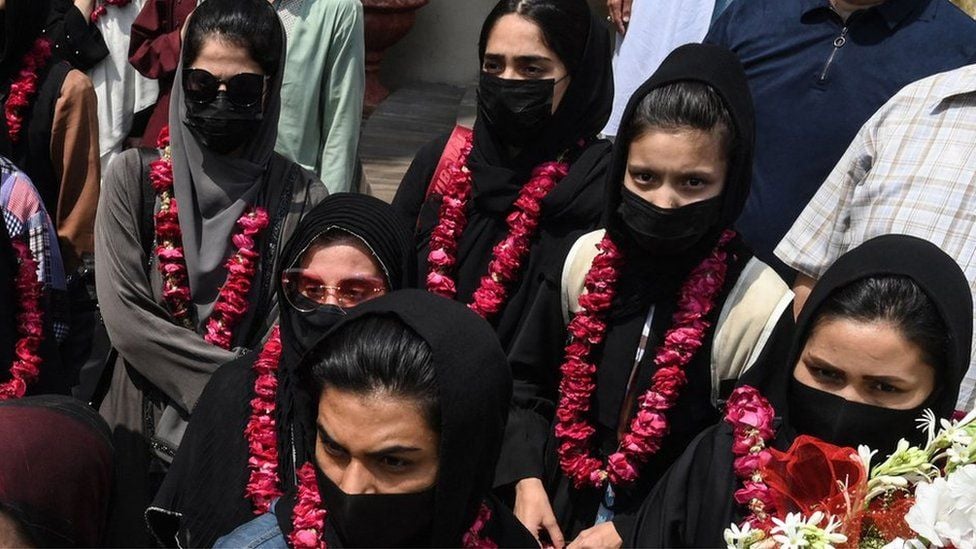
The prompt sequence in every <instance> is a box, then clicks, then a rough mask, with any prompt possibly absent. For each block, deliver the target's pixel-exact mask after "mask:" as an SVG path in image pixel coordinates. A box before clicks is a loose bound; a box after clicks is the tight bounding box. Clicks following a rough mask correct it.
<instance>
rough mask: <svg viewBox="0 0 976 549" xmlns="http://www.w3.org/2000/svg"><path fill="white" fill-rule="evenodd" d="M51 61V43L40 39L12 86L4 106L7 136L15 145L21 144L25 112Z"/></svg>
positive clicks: (24, 61)
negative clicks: (44, 70)
mask: <svg viewBox="0 0 976 549" xmlns="http://www.w3.org/2000/svg"><path fill="white" fill-rule="evenodd" d="M50 59H51V41H50V40H48V39H47V38H46V37H43V36H42V37H40V38H38V39H37V41H36V42H34V45H33V46H32V47H31V49H30V51H29V52H27V55H25V56H24V59H23V61H21V69H20V71H19V72H18V73H17V78H16V79H15V80H14V81H13V83H11V84H10V94H9V95H8V97H7V104H6V105H5V106H4V116H5V117H6V119H7V136H8V137H9V138H10V142H11V143H12V144H14V145H16V144H17V143H19V142H20V132H21V129H23V127H24V112H25V111H26V110H27V108H28V107H30V102H31V100H32V99H33V98H34V96H35V95H37V92H38V89H39V88H40V77H39V75H38V73H40V71H41V70H42V69H43V68H44V67H45V66H46V65H47V62H48V60H50Z"/></svg>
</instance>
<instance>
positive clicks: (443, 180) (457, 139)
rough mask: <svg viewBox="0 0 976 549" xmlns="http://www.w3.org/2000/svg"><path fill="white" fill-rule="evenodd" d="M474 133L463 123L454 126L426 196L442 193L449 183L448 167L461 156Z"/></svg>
mask: <svg viewBox="0 0 976 549" xmlns="http://www.w3.org/2000/svg"><path fill="white" fill-rule="evenodd" d="M473 133H474V131H473V130H471V128H466V127H464V126H461V125H457V126H454V131H453V132H451V137H449V138H448V140H447V145H445V146H444V152H443V153H441V159H440V161H438V162H437V168H436V169H435V170H434V176H433V177H431V179H430V185H428V186H427V194H426V195H425V198H426V197H429V196H430V195H432V194H441V193H442V192H443V191H444V188H445V187H446V186H447V184H448V183H449V181H448V180H447V178H448V173H447V168H448V166H450V165H451V164H452V163H454V162H457V161H458V160H459V159H460V158H461V149H463V148H464V144H465V142H467V140H468V139H469V138H470V137H471V135H472V134H473Z"/></svg>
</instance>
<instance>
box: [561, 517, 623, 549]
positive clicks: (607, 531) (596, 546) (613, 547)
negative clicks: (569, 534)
mask: <svg viewBox="0 0 976 549" xmlns="http://www.w3.org/2000/svg"><path fill="white" fill-rule="evenodd" d="M623 543H624V540H622V539H620V534H618V533H617V527H616V526H614V525H613V523H612V522H604V523H602V524H597V525H596V526H594V527H593V528H587V529H586V530H583V531H582V532H580V534H579V535H578V536H576V539H574V540H573V543H570V544H569V547H568V548H567V549H607V548H609V549H618V548H619V547H620V546H622V545H623Z"/></svg>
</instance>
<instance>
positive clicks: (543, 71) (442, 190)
mask: <svg viewBox="0 0 976 549" xmlns="http://www.w3.org/2000/svg"><path fill="white" fill-rule="evenodd" d="M479 55H480V60H481V81H480V83H479V86H478V117H477V120H476V121H475V124H474V131H473V135H472V134H471V132H470V131H468V132H463V131H460V130H455V133H454V134H452V136H451V137H450V138H448V137H446V136H445V137H444V138H440V139H437V140H435V141H433V142H431V143H430V144H428V145H427V146H425V147H424V148H422V149H421V150H420V152H418V153H417V156H416V158H415V159H414V161H413V164H412V165H411V166H410V169H409V170H408V171H407V174H406V175H405V176H404V178H403V182H402V183H401V184H400V188H399V190H398V191H397V195H396V198H395V199H394V200H393V205H394V207H396V208H397V209H398V210H399V211H400V212H401V213H402V214H403V215H404V217H405V218H406V219H407V220H408V221H409V223H410V224H411V226H415V227H416V246H417V259H418V262H417V268H418V281H419V283H420V284H421V285H426V287H427V289H428V290H431V291H434V292H435V293H438V294H439V295H444V296H447V297H453V298H455V299H457V300H458V301H461V302H462V303H472V304H474V305H476V308H475V310H476V311H478V312H479V313H480V314H481V315H482V316H484V317H486V318H488V320H489V321H490V322H491V323H492V324H493V325H494V326H495V327H496V330H497V333H498V335H499V339H501V341H502V345H503V347H505V348H508V346H509V345H510V343H511V340H512V338H513V337H515V334H516V332H517V330H518V328H519V326H520V323H521V319H522V313H523V312H524V309H525V307H526V305H527V304H528V302H529V300H530V299H531V296H532V295H533V294H534V292H535V288H536V274H537V273H539V272H541V271H542V270H544V269H545V268H546V266H547V265H549V264H550V263H551V262H552V261H558V259H559V257H558V256H559V255H560V253H561V252H560V248H561V245H562V244H563V243H564V242H565V240H566V238H567V236H568V235H569V234H570V233H572V232H574V231H578V230H589V229H592V228H595V227H596V226H597V224H598V222H599V218H600V212H601V211H602V205H601V200H602V198H603V195H604V190H603V181H604V177H605V175H606V174H605V171H606V166H607V153H608V151H609V144H608V143H607V142H606V141H603V140H598V139H597V138H596V135H597V133H598V132H599V131H600V129H601V128H602V127H603V125H604V124H605V123H606V121H607V118H608V117H609V116H610V106H611V105H610V104H611V101H612V99H613V78H612V77H611V74H610V71H611V69H610V55H611V46H610V38H609V33H608V32H607V31H606V28H605V27H604V25H602V24H601V23H600V22H599V21H598V20H597V19H596V18H595V17H593V16H592V14H591V13H590V10H589V7H588V5H587V3H586V1H585V0H568V1H558V2H557V1H554V0H501V1H500V2H498V4H497V5H496V6H495V8H494V9H493V10H492V11H491V13H490V14H489V15H488V18H487V19H486V20H485V23H484V26H483V27H482V31H481V38H480V42H479ZM466 139H470V140H467V141H466ZM466 146H467V148H465V147H466ZM467 151H470V154H468V155H467V156H466V157H465V154H466V152H467ZM555 162H558V163H559V166H558V167H556V166H554V165H553V163H555ZM520 195H521V198H519V197H520ZM445 197H446V199H445ZM459 218H460V219H459ZM506 240H508V244H505V242H504V241H506ZM432 242H433V245H432V244H431V243H432ZM431 259H433V261H431ZM479 287H480V290H479Z"/></svg>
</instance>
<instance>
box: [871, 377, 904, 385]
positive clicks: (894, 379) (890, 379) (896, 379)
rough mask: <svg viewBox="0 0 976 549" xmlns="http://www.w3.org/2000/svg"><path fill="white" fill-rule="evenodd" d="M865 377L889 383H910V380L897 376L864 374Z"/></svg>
mask: <svg viewBox="0 0 976 549" xmlns="http://www.w3.org/2000/svg"><path fill="white" fill-rule="evenodd" d="M864 379H870V380H872V381H881V382H884V383H888V384H893V385H897V384H899V383H908V380H907V379H905V378H901V377H896V376H864Z"/></svg>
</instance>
